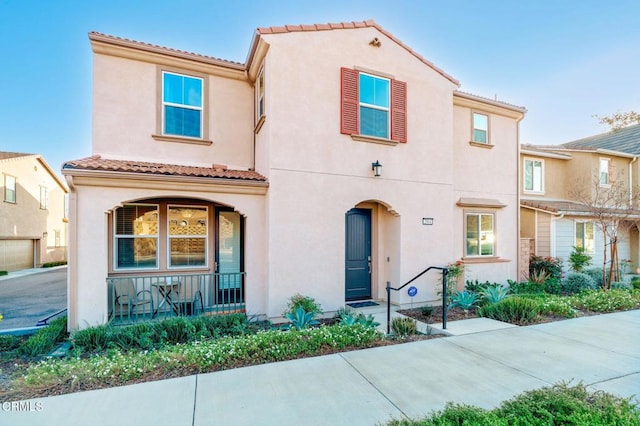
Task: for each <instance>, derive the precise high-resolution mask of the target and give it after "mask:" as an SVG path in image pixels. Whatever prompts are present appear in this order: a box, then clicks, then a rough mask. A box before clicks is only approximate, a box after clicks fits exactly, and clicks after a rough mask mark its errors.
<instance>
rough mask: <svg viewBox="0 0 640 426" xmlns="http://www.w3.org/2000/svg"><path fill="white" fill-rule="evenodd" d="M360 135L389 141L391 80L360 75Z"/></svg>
mask: <svg viewBox="0 0 640 426" xmlns="http://www.w3.org/2000/svg"><path fill="white" fill-rule="evenodd" d="M359 84H360V86H359V87H360V111H359V112H360V134H361V135H365V136H375V137H378V138H385V139H389V122H390V118H389V107H390V105H391V98H390V93H389V79H388V78H380V77H376V76H373V75H369V74H365V73H360V81H359Z"/></svg>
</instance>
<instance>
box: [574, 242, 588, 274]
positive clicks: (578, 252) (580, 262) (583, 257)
mask: <svg viewBox="0 0 640 426" xmlns="http://www.w3.org/2000/svg"><path fill="white" fill-rule="evenodd" d="M569 263H570V264H571V269H572V270H574V271H575V272H582V270H583V269H584V268H586V267H587V266H589V265H591V256H589V255H588V254H586V253H585V249H584V247H574V248H573V251H572V252H571V254H570V255H569Z"/></svg>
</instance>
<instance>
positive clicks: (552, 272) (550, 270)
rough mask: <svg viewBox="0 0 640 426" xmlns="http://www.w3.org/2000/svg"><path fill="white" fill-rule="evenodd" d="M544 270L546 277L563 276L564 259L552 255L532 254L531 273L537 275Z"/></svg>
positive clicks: (530, 260) (558, 277)
mask: <svg viewBox="0 0 640 426" xmlns="http://www.w3.org/2000/svg"><path fill="white" fill-rule="evenodd" d="M542 272H544V273H545V274H546V278H557V279H560V278H562V259H560V258H558V257H550V256H547V257H541V256H531V258H530V259H529V275H531V276H535V275H539V274H540V273H542Z"/></svg>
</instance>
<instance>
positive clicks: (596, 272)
mask: <svg viewBox="0 0 640 426" xmlns="http://www.w3.org/2000/svg"><path fill="white" fill-rule="evenodd" d="M582 273H583V274H587V275H589V276H590V277H591V278H593V281H594V282H595V283H596V287H602V268H598V267H595V268H587V269H585V270H583V271H582ZM606 274H607V275H606V276H607V277H608V276H609V270H607V271H606Z"/></svg>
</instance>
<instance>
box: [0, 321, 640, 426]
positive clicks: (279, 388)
mask: <svg viewBox="0 0 640 426" xmlns="http://www.w3.org/2000/svg"><path fill="white" fill-rule="evenodd" d="M467 321H468V320H467ZM638 323H640V310H634V311H627V312H620V313H614V314H606V315H598V316H592V317H583V318H577V319H571V320H564V321H558V322H553V323H547V324H540V325H535V326H529V327H508V328H500V329H497V330H491V331H484V332H475V333H473V332H472V333H471V334H464V335H458V336H452V337H447V338H441V339H433V340H425V341H421V342H415V343H407V344H402V345H393V346H385V347H379V348H373V349H366V350H360V351H353V352H346V353H341V354H334V355H328V356H320V357H314V358H306V359H299V360H293V361H287V362H280V363H273V364H265V365H259V366H253V367H246V368H238V369H234V370H227V371H221V372H216V373H209V374H200V375H196V376H189V377H183V378H178V379H172V380H164V381H159V382H151V383H142V384H137V385H131V386H123V387H118V388H111V389H103V390H97V391H89V392H79V393H75V394H69V395H62V396H55V397H50V398H40V399H34V400H29V401H23V402H21V404H22V405H21V406H11V404H8V403H3V402H2V401H0V424H11V425H60V424H92V425H131V424H137V425H162V424H171V425H245V424H246V425H249V424H260V425H282V424H296V423H304V424H311V425H326V424H332V425H375V424H379V423H384V422H386V421H388V420H389V419H391V418H403V417H417V416H422V415H424V414H426V413H428V412H430V411H431V410H439V409H442V408H444V406H445V404H446V403H447V402H448V401H455V402H458V403H466V404H473V405H477V406H480V407H485V408H490V407H494V406H496V405H499V404H500V402H502V401H504V400H506V399H509V398H511V397H513V396H514V395H516V394H519V393H521V392H523V391H525V390H530V389H534V388H539V387H543V386H548V385H551V384H553V383H557V382H560V381H573V382H574V383H578V382H583V383H585V384H587V385H589V387H590V388H591V389H594V390H595V389H599V390H604V391H606V392H610V393H613V394H616V395H620V396H624V397H631V396H633V395H636V396H637V395H640V333H638V329H637V324H638ZM450 324H451V325H452V326H453V322H452V323H450ZM29 410H31V411H29Z"/></svg>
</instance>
